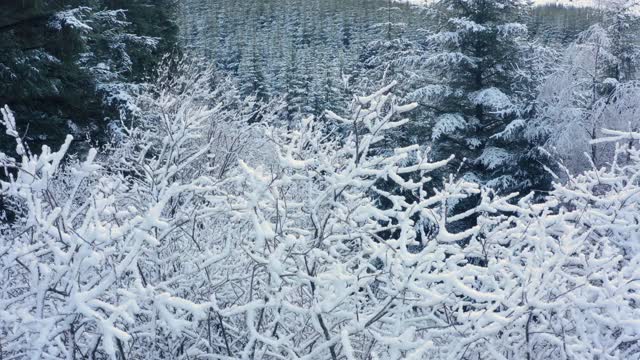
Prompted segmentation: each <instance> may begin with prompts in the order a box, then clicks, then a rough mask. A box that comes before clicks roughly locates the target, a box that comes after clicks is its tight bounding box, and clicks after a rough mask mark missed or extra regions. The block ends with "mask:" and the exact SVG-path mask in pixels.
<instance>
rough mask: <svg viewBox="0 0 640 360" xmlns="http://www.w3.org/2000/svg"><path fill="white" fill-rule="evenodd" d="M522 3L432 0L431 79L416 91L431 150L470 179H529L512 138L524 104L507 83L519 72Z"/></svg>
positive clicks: (517, 185) (511, 183)
mask: <svg viewBox="0 0 640 360" xmlns="http://www.w3.org/2000/svg"><path fill="white" fill-rule="evenodd" d="M528 10H529V4H528V2H527V1H525V0H439V1H437V2H436V3H435V4H434V10H433V14H434V18H435V24H436V25H435V26H436V31H434V33H433V34H431V35H430V36H429V39H428V40H429V47H430V49H429V50H430V51H429V55H428V56H427V57H426V59H425V61H426V69H427V72H428V74H430V81H429V84H428V85H427V86H425V87H424V88H423V89H421V91H420V92H419V93H421V94H423V98H422V99H421V103H422V104H423V105H424V106H425V107H427V108H428V109H429V110H430V111H431V112H432V119H433V121H432V123H431V124H430V131H429V132H430V137H431V139H430V141H432V142H433V150H434V156H436V157H438V158H445V157H448V156H449V155H450V154H454V155H456V157H457V160H458V161H457V162H455V163H454V166H455V167H460V168H461V170H462V171H463V172H464V175H465V176H466V177H468V178H470V179H474V180H476V181H481V182H483V183H485V184H487V185H490V186H492V187H495V188H497V189H499V190H501V191H512V190H520V189H521V188H523V187H529V186H531V184H530V182H529V181H527V180H528V178H529V173H528V171H527V170H528V169H527V168H523V167H522V166H521V165H522V164H520V162H521V161H520V155H521V154H522V152H523V150H524V149H523V147H525V146H526V145H525V144H520V141H516V140H515V139H514V138H513V136H512V135H513V133H514V132H517V131H518V128H519V126H520V125H521V124H522V122H523V121H524V120H523V116H524V113H525V109H524V108H525V106H524V104H523V101H522V99H520V98H519V95H518V92H517V91H516V89H515V88H514V84H515V83H517V82H518V81H521V79H519V78H520V77H521V76H523V74H522V71H521V70H520V69H521V65H522V63H523V59H524V58H523V51H524V50H525V49H526V46H525V44H526V36H527V27H526V25H524V24H523V22H524V20H525V15H526V13H527V11H528Z"/></svg>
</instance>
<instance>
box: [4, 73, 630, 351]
mask: <svg viewBox="0 0 640 360" xmlns="http://www.w3.org/2000/svg"><path fill="white" fill-rule="evenodd" d="M178 68H180V66H179V67H178ZM182 69H183V70H186V69H191V70H193V68H191V67H190V66H186V67H183V68H182ZM191 70H188V71H184V72H178V74H175V73H166V76H164V77H162V76H161V80H160V82H159V83H158V84H157V85H156V86H153V87H151V89H150V91H149V92H148V93H145V94H143V95H141V96H140V98H139V99H138V102H137V104H136V113H135V115H136V116H135V117H134V118H132V119H131V121H130V122H123V130H122V134H121V135H122V137H121V139H120V140H119V142H118V143H117V144H116V145H114V147H113V148H112V149H109V151H107V152H106V153H105V154H103V155H100V154H98V152H97V151H96V150H91V151H90V152H89V153H88V154H87V156H86V160H84V161H76V160H74V159H73V158H71V159H69V160H66V161H65V160H64V157H65V152H66V150H67V148H68V146H69V143H70V142H71V141H72V139H71V138H68V139H67V141H66V142H65V143H64V144H63V146H62V147H61V149H60V150H58V151H52V150H51V149H49V148H46V147H45V148H43V149H42V151H41V152H40V154H37V155H36V154H34V153H32V152H31V151H30V150H29V149H28V147H27V145H26V144H24V143H23V142H22V140H21V139H20V137H19V136H18V133H17V131H16V127H15V120H14V117H13V114H12V113H11V112H10V111H9V109H6V108H5V109H3V111H2V118H3V123H4V125H5V127H6V129H7V135H9V136H11V137H13V138H14V140H15V142H16V150H17V151H16V152H17V153H18V154H19V156H20V158H19V159H10V158H8V157H7V156H4V155H2V156H0V165H1V166H2V167H3V168H4V169H5V177H4V180H3V181H2V182H1V183H0V195H1V196H2V197H3V199H4V200H3V201H5V202H6V203H7V204H8V206H10V207H11V209H12V211H13V212H14V213H15V214H16V219H15V221H13V222H11V223H4V224H2V225H1V226H0V357H1V358H17V359H22V358H54V359H56V358H58V359H62V358H66V359H70V358H97V359H106V358H112V359H211V358H214V359H331V360H337V359H349V360H351V359H363V360H364V359H452V358H455V359H475V358H478V357H480V358H482V359H505V358H506V359H545V358H546V359H566V358H578V359H583V358H588V359H591V358H593V359H620V358H632V357H633V356H634V355H635V354H637V353H638V351H639V350H640V349H639V348H638V347H639V344H638V340H637V339H638V335H639V334H638V332H639V331H640V327H639V326H638V320H640V314H639V313H638V309H637V303H638V300H640V299H638V295H637V294H638V293H639V290H640V289H638V286H639V285H640V282H638V281H637V279H640V274H639V273H638V272H640V264H638V262H639V260H640V257H639V251H638V250H639V247H638V243H639V240H640V225H638V224H639V223H640V215H639V214H640V209H639V208H638V204H639V203H640V181H639V178H638V176H639V174H640V150H638V149H637V148H634V147H633V146H634V145H635V144H637V142H636V141H637V140H638V139H640V134H635V133H624V132H618V131H605V132H603V133H604V134H606V135H607V136H609V138H607V139H603V140H602V141H606V142H620V145H618V146H617V151H616V156H615V158H614V159H613V161H612V162H611V164H609V166H607V167H603V168H602V169H596V170H592V171H588V172H585V173H583V174H581V175H578V176H572V177H571V178H570V179H569V181H568V182H567V183H565V184H558V185H556V187H555V189H554V190H553V191H552V192H550V193H549V194H548V195H547V197H546V198H545V199H544V200H543V201H538V200H536V201H534V199H535V197H533V196H527V197H524V198H522V199H521V200H519V201H518V202H515V200H514V199H516V195H515V194H513V195H510V196H506V197H497V196H495V195H494V194H493V193H492V191H490V190H486V189H483V188H482V187H481V186H479V185H478V184H475V183H472V182H469V181H467V180H461V179H458V178H456V177H455V176H451V177H449V178H448V179H446V181H438V182H435V181H432V179H431V177H430V173H433V172H435V171H437V170H438V169H441V168H443V167H444V166H446V165H447V164H448V162H449V160H444V161H440V162H436V163H431V162H429V161H428V157H427V154H426V153H425V150H424V149H421V148H420V147H418V146H410V147H405V148H398V149H394V150H393V151H387V150H385V149H383V148H381V145H382V144H384V143H383V140H384V139H385V134H386V133H388V132H390V131H393V129H396V128H398V127H400V126H403V125H404V124H406V122H407V120H405V119H403V117H402V115H403V114H404V113H405V112H407V111H410V110H412V109H413V108H414V106H415V105H407V106H403V105H400V104H398V103H397V100H396V98H395V97H394V95H393V94H392V92H391V90H392V87H393V85H392V86H389V87H386V88H384V89H382V90H380V91H378V92H376V93H374V94H373V95H371V96H366V97H356V98H354V101H353V104H352V106H351V111H350V114H349V115H343V116H341V115H337V114H334V113H332V112H327V114H326V116H325V118H324V119H315V118H308V119H306V120H304V121H302V122H301V123H300V124H299V126H296V127H293V128H291V129H284V128H283V127H281V126H278V125H271V124H270V123H269V121H266V122H265V123H255V122H252V121H249V120H253V119H256V116H255V113H254V112H255V111H256V109H262V110H261V111H263V112H262V113H261V115H260V117H259V118H262V119H264V120H270V119H271V118H272V116H271V115H270V114H271V112H270V111H271V110H269V109H268V108H267V109H265V108H263V107H261V106H259V105H258V106H256V105H257V104H255V103H254V102H253V101H254V100H252V99H249V100H244V99H242V98H241V97H239V96H237V92H235V91H234V88H233V86H232V84H219V87H217V88H215V89H214V90H213V91H210V90H209V89H210V85H211V83H212V82H218V81H216V79H214V78H213V77H212V76H211V75H210V74H211V73H208V72H206V71H204V72H202V71H194V72H190V71H191ZM273 123H275V124H277V121H274V122H273ZM436 183H437V184H442V185H440V186H436V185H434V184H436ZM389 184H394V185H393V186H392V187H390V186H389ZM390 188H392V190H390ZM468 198H473V199H474V201H473V203H476V204H477V206H475V207H473V208H471V209H469V210H466V211H465V212H463V213H456V212H455V211H454V210H452V209H455V208H456V206H455V205H456V204H458V203H459V202H460V201H464V200H465V199H468ZM475 199H479V200H478V201H475ZM460 224H465V225H466V226H467V227H466V228H465V227H464V226H461V225H460Z"/></svg>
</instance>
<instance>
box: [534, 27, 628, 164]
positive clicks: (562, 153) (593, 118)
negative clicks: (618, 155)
mask: <svg viewBox="0 0 640 360" xmlns="http://www.w3.org/2000/svg"><path fill="white" fill-rule="evenodd" d="M614 44H615V43H614V41H613V40H612V38H611V35H610V32H609V31H608V30H607V29H605V28H603V27H602V26H601V25H599V24H596V25H593V26H592V27H591V28H589V29H588V30H587V31H585V32H584V33H582V34H581V35H580V37H579V39H578V40H577V41H576V42H575V43H574V44H572V45H571V46H570V47H569V48H568V49H567V50H566V51H565V54H564V55H563V58H562V61H561V63H560V65H559V66H558V69H557V70H556V71H555V72H553V73H552V74H551V75H550V76H549V77H548V79H547V80H546V81H545V82H544V83H543V85H542V87H541V89H540V93H539V95H538V100H537V102H538V104H537V115H536V117H537V118H536V120H535V121H534V122H532V123H531V124H530V128H529V129H528V130H527V132H528V135H527V136H528V137H530V138H532V139H533V138H536V139H538V140H537V141H539V143H541V144H542V145H543V146H544V147H545V148H546V149H547V150H548V151H549V152H551V153H553V154H555V155H556V156H558V157H559V159H560V160H561V161H562V162H563V163H564V164H565V166H566V167H567V168H568V169H570V170H571V171H573V172H580V171H584V170H586V169H589V168H591V166H592V165H591V164H592V163H594V164H596V165H597V166H601V165H603V164H604V163H606V162H607V161H609V160H610V159H611V157H612V156H613V152H614V148H613V147H612V146H611V145H603V144H597V143H593V142H591V141H592V140H595V139H597V138H599V137H600V136H601V132H600V131H601V129H602V128H609V129H617V130H637V128H638V125H637V113H638V111H639V110H640V106H639V105H638V102H637V96H638V94H639V92H640V89H639V88H638V86H639V85H640V84H638V82H637V81H633V80H631V81H629V80H627V81H620V80H619V75H620V71H619V69H620V65H621V64H622V62H623V61H622V60H621V59H620V58H618V57H617V56H616V50H615V46H614ZM549 166H552V167H553V164H549Z"/></svg>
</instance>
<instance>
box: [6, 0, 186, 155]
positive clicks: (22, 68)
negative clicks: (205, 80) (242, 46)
mask: <svg viewBox="0 0 640 360" xmlns="http://www.w3.org/2000/svg"><path fill="white" fill-rule="evenodd" d="M158 2H159V1H151V0H147V1H129V0H127V1H111V0H90V1H81V0H73V1H64V2H60V1H47V0H40V1H39V0H21V1H13V0H11V1H4V2H2V4H0V48H1V49H2V50H1V51H0V81H1V82H2V86H0V104H1V105H9V107H10V108H11V109H12V110H13V111H14V112H15V113H16V114H18V115H17V116H18V127H19V130H20V132H21V134H22V135H24V136H26V138H27V139H28V140H29V143H30V144H31V145H32V146H38V147H39V146H40V145H43V144H49V145H57V144H59V143H61V142H62V140H63V138H64V135H65V134H68V133H71V134H73V135H74V136H75V137H76V138H78V140H83V139H85V138H90V139H92V140H94V141H95V140H98V141H99V140H102V139H104V138H105V137H106V136H107V133H108V132H107V125H108V119H109V118H113V117H115V116H117V115H118V110H119V109H118V107H119V106H120V105H123V103H122V101H123V99H125V98H126V96H125V95H126V92H127V91H129V90H130V89H132V86H131V85H127V84H132V83H134V82H140V81H142V80H143V79H145V78H147V77H148V76H149V75H150V74H151V72H152V70H153V68H154V64H156V63H157V62H158V60H159V59H160V57H161V56H162V54H163V53H164V52H166V51H168V50H169V49H171V48H173V47H174V43H175V41H176V36H177V28H176V24H175V23H174V22H173V21H172V19H173V18H174V17H175V10H176V9H175V6H176V4H175V2H173V1H168V0H167V1H164V0H161V1H160V2H161V3H162V4H160V5H162V6H155V5H156V4H158ZM120 9H122V10H123V11H119V10H120ZM153 38H155V39H157V40H158V43H157V45H156V46H152V45H153V43H154V42H155V41H154V40H153ZM75 143H76V144H78V143H81V142H75ZM8 147H9V148H8ZM0 151H9V152H11V149H10V145H9V144H8V142H5V141H2V142H0Z"/></svg>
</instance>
